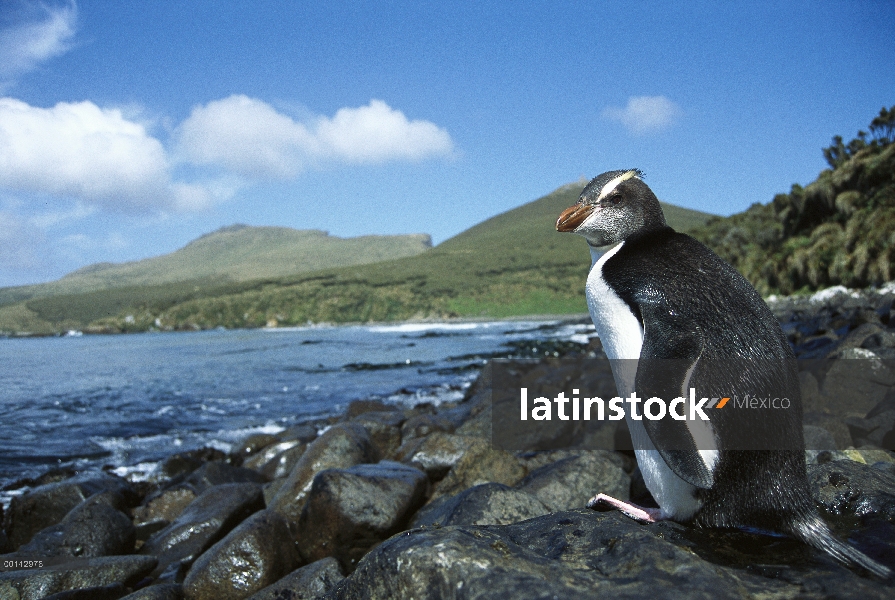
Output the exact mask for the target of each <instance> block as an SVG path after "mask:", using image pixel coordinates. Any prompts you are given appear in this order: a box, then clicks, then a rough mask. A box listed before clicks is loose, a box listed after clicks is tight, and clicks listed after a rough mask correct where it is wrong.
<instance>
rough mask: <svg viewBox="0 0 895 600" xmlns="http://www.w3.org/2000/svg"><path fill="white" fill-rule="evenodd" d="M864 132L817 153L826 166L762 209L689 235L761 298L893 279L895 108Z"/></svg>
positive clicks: (882, 113)
mask: <svg viewBox="0 0 895 600" xmlns="http://www.w3.org/2000/svg"><path fill="white" fill-rule="evenodd" d="M869 130H870V133H869V134H868V133H867V132H864V131H860V132H858V136H857V137H856V138H854V139H853V140H852V141H851V142H849V143H848V144H845V143H844V142H843V140H842V138H841V137H839V136H836V137H834V138H833V145H832V146H830V147H829V148H825V149H824V150H823V154H824V157H825V158H826V159H827V162H828V163H829V165H830V168H829V169H825V170H824V171H822V172H821V173H820V175H819V176H818V178H817V180H815V181H813V182H812V183H810V184H808V185H807V186H805V187H802V186H800V185H798V184H795V185H793V186H792V189H791V190H790V192H789V193H788V194H778V195H777V196H775V197H774V199H773V201H772V202H770V203H768V204H755V205H753V206H751V207H750V208H749V209H748V210H746V211H745V212H743V213H740V214H737V215H733V216H731V217H725V218H721V217H716V218H714V219H711V220H710V221H709V222H708V223H706V224H705V225H704V226H702V227H698V228H696V229H694V230H693V231H691V232H690V233H691V235H693V236H694V237H696V238H697V239H699V240H701V241H702V242H703V243H705V244H706V245H708V246H709V247H711V248H712V249H713V250H715V251H716V252H717V253H718V254H720V255H721V256H722V257H723V258H724V259H725V260H727V261H728V262H730V263H731V264H732V265H733V266H735V267H736V268H737V269H738V270H739V271H740V272H741V273H743V275H745V276H746V277H747V278H748V279H749V280H750V281H751V282H752V284H753V285H754V286H755V287H756V288H757V289H758V291H759V292H761V293H762V294H764V295H769V294H772V293H778V294H780V293H782V294H792V293H804V292H810V291H813V290H817V289H821V288H825V287H829V286H832V285H840V284H841V285H845V286H847V287H852V288H863V287H868V286H871V285H879V284H881V283H884V282H886V281H891V280H892V279H893V278H895V233H893V232H895V143H893V142H895V106H893V107H892V108H891V109H888V110H887V109H885V108H883V109H882V110H881V111H880V114H879V115H878V116H877V117H875V118H874V119H873V121H872V122H871V123H870V127H869Z"/></svg>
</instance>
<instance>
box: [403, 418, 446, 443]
mask: <svg viewBox="0 0 895 600" xmlns="http://www.w3.org/2000/svg"><path fill="white" fill-rule="evenodd" d="M454 429H456V424H455V423H454V422H453V421H451V420H450V419H447V418H445V417H442V416H439V415H433V414H430V413H423V414H419V415H414V416H412V417H410V418H409V419H407V420H406V421H404V424H403V425H402V426H401V442H402V443H403V442H406V441H407V440H411V439H413V438H418V437H423V436H427V435H429V434H431V433H434V432H436V431H444V432H447V433H453V431H454Z"/></svg>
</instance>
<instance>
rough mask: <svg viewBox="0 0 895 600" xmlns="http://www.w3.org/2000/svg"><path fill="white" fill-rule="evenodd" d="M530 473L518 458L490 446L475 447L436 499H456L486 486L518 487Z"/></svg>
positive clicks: (439, 487) (440, 487)
mask: <svg viewBox="0 0 895 600" xmlns="http://www.w3.org/2000/svg"><path fill="white" fill-rule="evenodd" d="M526 474H527V471H526V469H525V467H524V466H523V465H522V463H521V462H520V461H519V459H517V458H516V457H515V456H513V455H512V454H510V453H509V452H507V451H506V450H500V449H495V448H492V447H491V446H490V445H488V444H476V445H473V446H471V447H470V448H469V449H468V450H467V451H466V453H465V454H464V455H463V457H462V458H461V459H460V460H459V461H457V463H456V464H455V465H454V466H453V467H452V468H451V470H450V471H449V472H448V474H447V475H446V476H445V478H444V479H442V480H441V481H440V482H439V483H438V485H437V486H435V489H434V491H433V492H432V498H433V499H435V498H439V497H441V496H453V495H455V494H459V493H460V492H462V491H463V490H466V489H468V488H471V487H473V486H476V485H479V484H482V483H502V484H504V485H516V484H517V483H518V482H519V481H520V480H521V479H522V478H523V477H525V475H526Z"/></svg>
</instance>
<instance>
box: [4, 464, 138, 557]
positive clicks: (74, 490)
mask: <svg viewBox="0 0 895 600" xmlns="http://www.w3.org/2000/svg"><path fill="white" fill-rule="evenodd" d="M105 491H111V492H116V493H118V494H119V495H120V496H122V497H123V498H126V499H128V500H136V494H135V493H134V491H133V489H132V488H131V486H130V485H129V484H128V482H127V481H125V480H124V479H121V478H119V477H115V476H113V475H107V474H105V473H90V474H84V475H79V476H76V477H72V478H71V479H67V480H65V481H60V482H56V483H50V484H47V485H42V486H40V487H37V488H35V489H33V490H31V491H30V492H28V493H26V494H23V495H21V496H15V497H14V498H13V499H12V502H11V503H10V505H9V510H8V511H6V514H5V515H4V529H5V530H6V534H7V535H8V536H9V544H10V545H11V546H12V547H13V548H18V547H19V546H21V545H22V544H25V543H27V542H28V541H30V540H31V538H32V536H34V534H35V533H37V532H38V531H40V530H42V529H46V528H47V527H49V526H51V525H55V524H56V523H58V522H59V521H61V520H62V519H63V518H64V517H65V515H67V514H68V513H69V511H70V510H71V509H73V508H74V507H75V506H77V505H78V504H80V503H81V502H82V501H84V500H86V499H87V498H88V497H89V496H92V495H93V494H97V493H100V492H105Z"/></svg>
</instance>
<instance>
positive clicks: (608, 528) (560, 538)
mask: <svg viewBox="0 0 895 600" xmlns="http://www.w3.org/2000/svg"><path fill="white" fill-rule="evenodd" d="M893 298H895V286H891V285H890V286H889V287H887V288H883V289H881V290H870V291H864V292H861V293H855V292H850V291H848V290H836V289H834V290H832V291H825V292H823V293H820V294H816V295H815V296H813V297H806V298H786V299H774V298H771V299H769V304H770V305H771V307H772V309H773V310H774V311H775V314H777V316H778V317H779V318H780V320H781V323H782V324H783V327H784V330H785V332H786V333H787V335H788V337H789V339H790V341H791V342H792V344H793V347H794V348H795V350H796V352H797V354H798V355H799V357H800V358H802V359H806V361H805V362H804V363H803V365H802V371H801V374H800V377H801V383H802V393H803V401H804V404H805V434H806V440H807V442H808V447H809V448H810V450H809V451H808V452H806V460H807V461H808V469H809V478H810V481H811V487H812V494H813V496H814V500H815V501H816V502H817V504H818V505H819V507H821V509H822V512H823V514H824V516H825V518H826V519H827V521H828V522H829V523H830V524H831V525H832V526H833V527H834V529H835V530H836V531H837V533H838V534H839V535H840V536H841V537H842V538H847V539H848V540H849V542H850V543H851V544H853V545H854V546H855V547H857V548H859V549H860V550H862V551H864V552H865V553H867V554H868V555H870V556H871V557H873V558H875V559H876V560H878V561H880V562H882V563H884V564H887V565H889V566H891V567H895V452H893V451H892V449H893V448H895V320H893V316H895V312H893V306H892V300H893ZM539 346H540V347H539V351H538V353H539V354H540V355H544V354H548V355H550V356H554V358H553V359H552V360H553V361H554V362H553V363H552V364H550V365H546V366H545V363H543V362H538V363H535V362H520V363H519V364H518V365H517V373H518V378H519V382H520V385H525V386H529V387H531V388H532V389H537V388H538V386H546V385H548V384H550V383H555V382H556V381H562V382H563V385H564V386H566V387H568V388H573V387H579V386H580V387H588V386H593V385H605V384H606V382H607V381H611V376H609V375H608V364H607V363H606V361H605V360H602V361H601V360H599V356H600V354H601V351H600V347H599V342H598V341H597V340H592V342H591V343H590V344H588V345H581V344H575V343H569V342H564V343H555V344H553V345H552V346H550V345H549V344H544V343H541V344H539ZM558 355H562V356H567V357H570V356H573V355H578V356H579V357H584V356H589V357H591V360H590V361H586V362H582V361H577V362H576V361H573V360H568V361H562V360H558V359H556V358H555V357H556V356H558ZM593 358H597V359H598V360H593ZM855 358H860V359H864V360H861V361H854V360H852V361H849V360H848V359H855ZM807 359H810V360H807ZM582 364H587V365H589V366H588V368H587V369H586V370H585V369H583V368H582V367H581V366H580V365H582ZM594 365H600V366H594ZM855 369H858V371H857V372H856V371H855ZM490 373H491V370H490V369H488V368H486V369H485V370H484V371H483V372H482V375H481V376H480V378H479V380H478V381H477V382H476V384H474V385H473V386H472V387H471V388H470V389H469V391H468V393H467V394H466V397H465V398H464V399H463V400H462V401H461V402H456V403H446V404H442V405H439V406H432V405H421V406H416V407H414V408H403V407H397V406H393V405H386V404H383V403H381V402H378V401H358V402H354V403H352V404H351V405H350V406H349V408H348V410H347V412H346V413H345V414H344V415H342V416H340V417H337V418H332V419H330V420H328V421H325V422H315V423H307V424H304V425H300V426H297V427H294V428H292V429H289V430H286V431H283V432H281V433H279V434H277V435H268V434H259V435H254V436H252V437H250V438H248V439H246V440H244V441H243V443H242V444H241V445H239V446H238V447H237V448H235V449H234V450H233V451H232V452H231V453H230V454H224V453H223V452H221V451H219V450H212V449H201V450H196V451H190V452H185V453H182V454H178V455H175V456H171V457H170V458H168V459H167V460H166V461H165V462H164V463H163V464H161V465H160V466H159V468H158V469H157V471H156V472H155V473H154V475H153V477H152V478H151V479H150V480H149V481H140V482H130V481H127V480H125V479H122V478H120V477H117V476H115V475H113V474H111V473H110V472H93V473H73V472H69V471H54V472H49V473H46V474H44V475H43V476H42V477H39V478H37V479H35V480H29V481H27V482H19V486H20V487H22V489H27V491H26V492H25V493H23V494H21V495H18V496H16V497H14V498H13V500H12V503H11V504H10V506H9V507H8V509H6V510H5V511H3V512H4V514H2V519H3V530H2V532H0V553H3V554H2V556H0V561H2V562H0V600H21V599H36V598H54V599H57V600H59V599H63V598H65V599H69V600H72V599H81V598H85V599H86V598H90V599H98V600H102V599H118V598H128V599H132V600H133V599H143V600H150V599H155V600H162V599H175V598H187V599H191V600H193V599H195V600H200V599H214V600H226V599H230V598H233V599H238V598H239V599H241V598H252V599H255V600H261V599H264V600H273V599H278V600H286V599H297V598H318V597H327V598H339V599H354V598H383V599H384V598H493V597H512V598H514V599H515V598H519V599H525V598H576V597H597V596H599V595H603V594H606V595H612V596H614V597H620V598H650V599H654V598H664V597H675V598H677V597H681V596H686V597H705V598H752V597H757V596H760V597H765V598H891V597H893V595H895V583H893V582H886V581H880V580H878V579H875V578H873V577H872V576H870V575H868V574H866V573H863V572H859V571H857V570H851V569H848V568H846V567H843V566H841V565H839V564H838V563H836V562H835V561H833V560H832V559H830V558H829V557H827V556H825V555H823V554H822V553H819V552H817V551H815V550H812V549H810V548H808V547H806V546H804V545H802V544H800V543H798V542H795V541H794V540H790V539H788V538H785V537H773V536H768V535H761V534H758V533H754V532H741V531H707V530H700V529H695V528H692V527H688V526H685V525H680V524H676V523H670V522H665V523H659V524H655V525H641V524H639V523H636V522H634V521H632V520H630V519H627V518H625V517H624V516H622V515H620V514H619V513H617V512H614V511H610V512H595V511H591V510H587V509H584V508H583V506H584V504H585V503H586V501H587V499H588V498H590V497H591V496H592V495H593V494H594V493H595V492H604V493H607V494H610V495H613V496H616V497H619V498H623V499H633V500H635V501H639V502H649V501H650V498H649V496H648V492H647V491H646V489H645V487H644V485H643V481H642V478H641V477H640V474H639V471H638V469H637V467H636V462H635V461H634V459H633V454H632V453H631V452H629V451H627V450H625V436H624V431H619V430H617V429H613V430H611V431H609V430H594V431H584V432H578V433H579V434H580V435H575V436H573V438H574V441H575V446H574V447H571V448H569V447H564V448H559V447H558V446H560V445H562V444H561V443H560V438H562V440H566V441H567V439H568V436H567V435H566V433H568V432H560V431H557V430H551V429H549V428H545V429H544V430H543V432H542V433H541V434H540V436H541V437H539V438H538V439H532V440H528V442H529V446H530V448H531V450H527V451H519V452H509V451H507V450H502V449H499V448H498V447H495V446H494V445H493V444H492V443H491V442H492V415H493V412H492V409H493V405H492V395H491V382H490ZM607 377H609V379H607ZM844 397H847V398H848V399H849V400H848V401H847V402H843V401H842V398H844ZM494 425H495V427H499V424H494Z"/></svg>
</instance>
